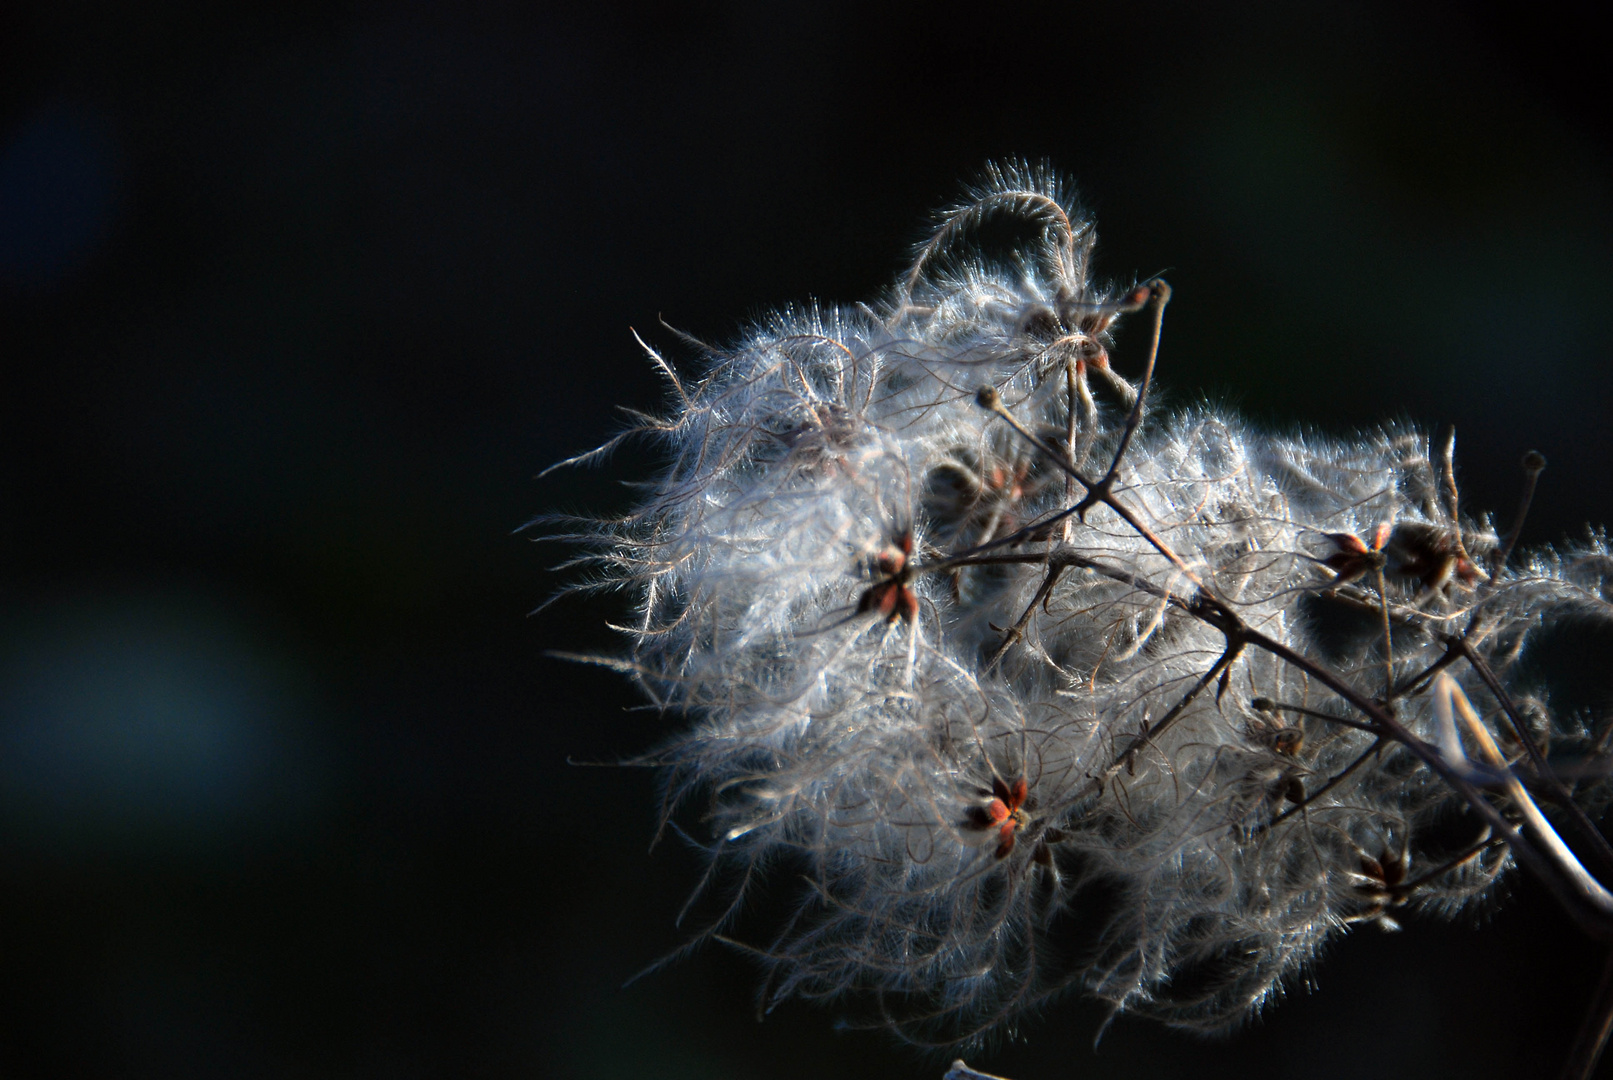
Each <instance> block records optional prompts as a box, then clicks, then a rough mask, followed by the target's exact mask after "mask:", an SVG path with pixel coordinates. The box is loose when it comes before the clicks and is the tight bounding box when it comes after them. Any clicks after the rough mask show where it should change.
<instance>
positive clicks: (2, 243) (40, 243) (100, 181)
mask: <svg viewBox="0 0 1613 1080" xmlns="http://www.w3.org/2000/svg"><path fill="white" fill-rule="evenodd" d="M116 156H117V155H116V147H115V145H114V143H113V140H112V137H111V135H110V133H109V131H108V130H107V125H106V124H105V123H104V122H103V121H101V120H100V118H98V117H97V116H96V115H95V114H94V113H93V112H91V111H89V110H87V109H84V108H80V107H73V106H68V105H66V104H63V103H59V102H57V103H51V104H49V105H47V106H45V107H44V108H42V109H39V110H37V111H36V112H34V113H33V115H31V116H28V117H26V118H24V119H23V120H22V122H21V123H20V124H18V125H16V126H15V127H14V128H13V129H12V130H10V131H7V132H4V133H3V134H0V286H4V285H10V286H14V287H15V286H21V287H25V288H29V287H31V288H40V287H45V286H49V285H53V284H55V283H56V282H57V281H59V280H61V279H62V278H65V277H66V276H67V275H68V274H70V273H71V272H72V271H73V270H74V269H76V268H77V267H78V266H80V265H81V264H82V263H83V262H84V261H85V260H86V259H87V258H88V257H89V255H90V254H91V253H92V252H93V251H94V250H95V247H96V245H97V243H98V241H100V240H101V238H102V237H104V236H105V235H106V232H107V228H108V226H109V225H110V223H111V220H112V214H113V209H114V205H115V202H116V199H115V195H116V191H117V173H118V170H117V167H116V165H117V162H116Z"/></svg>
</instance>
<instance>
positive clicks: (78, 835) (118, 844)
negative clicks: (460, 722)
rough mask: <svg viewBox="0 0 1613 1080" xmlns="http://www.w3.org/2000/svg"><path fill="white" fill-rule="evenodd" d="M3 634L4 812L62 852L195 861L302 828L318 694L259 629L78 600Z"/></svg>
mask: <svg viewBox="0 0 1613 1080" xmlns="http://www.w3.org/2000/svg"><path fill="white" fill-rule="evenodd" d="M7 631H8V632H7V633H6V634H5V635H4V638H0V717H3V718H4V724H3V725H0V814H3V816H4V819H5V821H6V826H7V832H8V833H9V834H11V835H10V840H11V841H12V842H21V843H23V844H26V845H30V846H31V845H35V844H37V845H42V846H49V847H58V848H60V850H61V851H62V852H63V854H64V855H67V856H68V857H72V856H73V855H74V854H83V853H85V852H86V849H90V850H93V851H96V852H105V851H107V850H109V849H111V850H122V851H127V852H128V853H131V854H143V853H155V852H165V851H171V850H176V849H177V850H184V849H189V848H192V847H195V846H197V845H201V846H203V847H210V846H213V845H216V844H219V843H227V842H229V841H230V840H232V839H238V838H240V837H241V836H243V835H264V834H266V833H274V832H277V831H281V830H283V829H285V828H288V827H292V828H295V827H296V826H297V825H299V824H300V823H303V822H306V821H307V820H308V819H309V818H310V816H311V815H313V814H314V813H315V812H316V811H317V809H318V806H319V804H320V803H321V802H322V801H323V792H324V789H325V788H326V787H327V779H326V778H327V768H328V759H327V756H326V754H325V753H324V752H322V751H321V750H320V748H319V747H318V745H317V740H316V739H315V738H314V737H313V736H312V734H311V733H312V732H313V731H314V730H315V729H314V726H313V725H312V724H311V723H310V722H309V721H310V719H311V717H310V715H309V713H310V710H311V708H312V706H311V705H310V699H311V697H312V695H311V694H310V693H309V692H308V690H307V689H306V687H305V686H303V685H301V684H300V683H299V680H298V678H297V676H296V673H295V671H294V670H293V669H291V668H289V667H287V666H286V665H285V664H284V663H283V662H281V661H279V660H277V659H276V657H275V656H274V654H273V651H272V650H271V649H270V648H268V647H267V646H266V645H265V644H263V643H261V642H259V641H256V640H254V638H253V636H252V635H251V633H250V631H249V630H248V629H247V628H246V627H244V626H241V625H236V624H234V623H233V622H232V620H231V619H230V618H229V617H228V615H227V614H225V613H223V612H221V611H219V610H217V609H214V608H211V607H210V606H209V605H207V604H205V603H199V602H196V601H193V600H185V599H178V598H173V597H163V596H155V597H139V598H118V599H109V600H79V601H76V602H68V603H60V604H57V605H55V606H53V607H51V608H49V609H47V610H43V611H38V612H35V613H33V614H32V615H28V616H24V617H23V618H22V619H21V620H18V621H17V622H16V623H14V624H13V625H11V626H9V627H7Z"/></svg>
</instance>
